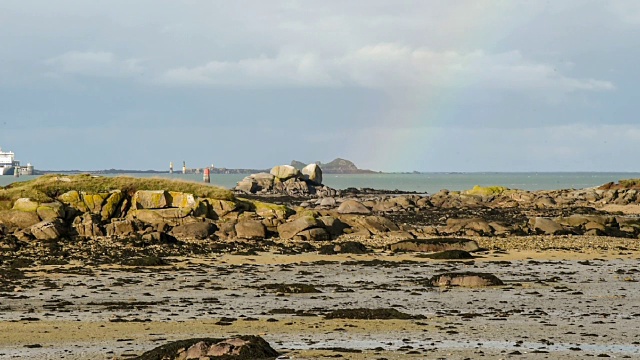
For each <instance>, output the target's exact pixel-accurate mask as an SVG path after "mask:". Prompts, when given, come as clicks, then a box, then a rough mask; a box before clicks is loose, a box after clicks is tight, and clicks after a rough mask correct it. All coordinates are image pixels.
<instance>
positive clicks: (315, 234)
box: [294, 228, 331, 241]
mask: <svg viewBox="0 0 640 360" xmlns="http://www.w3.org/2000/svg"><path fill="white" fill-rule="evenodd" d="M294 238H295V239H297V240H303V241H324V240H331V234H329V232H327V230H325V229H323V228H313V229H308V230H303V231H300V232H299V233H298V234H296V236H295V237H294Z"/></svg>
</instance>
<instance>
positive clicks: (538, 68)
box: [162, 44, 615, 92]
mask: <svg viewBox="0 0 640 360" xmlns="http://www.w3.org/2000/svg"><path fill="white" fill-rule="evenodd" d="M162 81H163V82H165V83H169V84H178V85H212V86H237V87H269V86H272V87H279V86H312V87H325V86H326V87H335V86H362V87H367V88H377V89H397V88H421V87H430V86H433V87H437V88H439V87H462V88H464V87H477V88H494V89H515V90H519V89H527V90H537V91H559V92H571V91H579V90H591V91H603V90H604V91H606V90H613V89H614V88H615V86H614V84H612V83H611V82H610V81H606V80H596V79H589V78H586V79H580V78H572V77H569V76H566V75H563V74H561V73H560V72H559V71H558V69H556V68H555V67H554V66H551V65H548V64H543V63H535V62H532V61H530V60H527V59H525V58H524V57H523V56H522V54H520V53H519V52H518V51H511V52H507V53H500V54H487V53H485V52H484V51H474V52H470V53H460V52H456V51H444V52H436V51H432V50H429V49H425V48H411V47H408V46H401V45H398V44H376V45H371V46H365V47H362V48H360V49H357V50H356V51H353V52H350V53H347V54H344V55H343V56H341V57H327V56H321V55H316V54H310V53H306V54H295V53H294V54H290V53H285V54H279V55H278V56H277V57H271V58H269V57H266V56H260V57H257V58H250V59H241V60H238V61H212V62H209V63H207V64H205V65H202V66H196V67H193V68H186V67H182V68H176V69H171V70H168V71H167V72H165V73H164V74H163V75H162Z"/></svg>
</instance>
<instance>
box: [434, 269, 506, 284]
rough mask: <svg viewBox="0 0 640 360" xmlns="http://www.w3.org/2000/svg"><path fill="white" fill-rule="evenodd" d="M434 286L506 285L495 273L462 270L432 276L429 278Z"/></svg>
mask: <svg viewBox="0 0 640 360" xmlns="http://www.w3.org/2000/svg"><path fill="white" fill-rule="evenodd" d="M429 283H430V284H431V285H432V286H464V287H479V286H500V285H504V283H503V282H502V280H500V279H498V278H497V277H496V276H495V275H493V274H487V273H476V272H462V273H445V274H440V275H436V276H434V277H432V278H431V279H430V280H429Z"/></svg>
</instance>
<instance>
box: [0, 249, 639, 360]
mask: <svg viewBox="0 0 640 360" xmlns="http://www.w3.org/2000/svg"><path fill="white" fill-rule="evenodd" d="M605 240H606V239H605ZM486 241H487V242H489V241H496V239H487V240H486ZM498 241H502V240H498ZM512 241H514V242H515V243H517V241H515V240H513V239H512ZM545 241H551V240H548V239H547V240H545ZM559 241H561V240H559ZM598 241H600V242H602V239H600V240H598ZM616 241H628V240H616V239H611V241H610V242H609V243H610V244H611V245H612V246H611V247H610V248H608V249H603V248H602V247H593V248H585V249H584V250H581V251H575V250H567V249H565V250H548V249H547V250H542V249H535V248H532V249H530V248H528V247H524V249H521V250H515V249H509V250H506V251H505V250H488V251H485V252H481V253H478V254H476V255H477V258H475V259H473V260H465V261H438V260H430V259H424V258H420V257H416V256H414V255H412V254H393V253H390V252H387V251H383V250H378V251H376V252H375V253H373V254H368V255H318V254H315V253H307V254H299V255H278V254H274V253H260V254H258V255H256V256H238V255H217V256H213V257H205V256H201V257H194V258H172V259H171V258H170V259H169V260H170V263H171V265H170V266H161V267H144V268H143V267H123V266H109V265H103V266H91V267H90V266H82V265H81V264H76V265H64V266H42V267H38V268H27V269H22V270H23V272H24V278H22V279H14V280H12V286H13V287H14V289H13V291H12V292H2V293H0V320H1V322H0V358H7V359H11V358H25V359H27V358H28V359H63V358H64V359H126V358H130V357H132V356H134V355H139V354H141V353H142V352H144V351H146V350H149V349H152V348H154V347H156V346H159V345H162V344H164V343H166V342H168V341H172V340H178V339H185V338H193V337H201V336H214V337H224V336H228V335H233V334H258V335H261V336H263V337H264V338H265V339H266V340H267V341H268V342H269V343H271V345H272V346H273V347H274V348H276V349H277V350H278V351H280V352H281V353H284V354H287V355H288V356H289V357H290V358H292V359H323V358H333V357H338V356H340V357H341V358H344V359H423V358H443V359H465V358H478V357H480V356H483V357H484V358H492V359H493V358H496V359H497V358H518V357H523V356H521V355H525V356H526V358H533V359H545V358H548V359H557V358H569V359H572V358H573V359H583V358H585V357H588V356H594V357H596V356H600V357H605V356H610V357H615V358H637V357H640V323H639V322H638V320H640V307H639V305H640V285H639V283H638V280H640V266H639V262H638V260H640V252H638V251H637V249H629V248H628V245H629V244H627V243H624V244H623V243H619V244H618V243H616ZM483 246H484V247H485V248H486V247H487V246H486V244H484V245H483ZM516 247H517V246H515V245H514V248H516ZM451 271H454V272H455V271H477V272H486V273H492V274H494V275H496V276H498V277H499V278H500V279H502V280H503V281H504V282H505V285H504V286H498V287H485V288H460V287H452V288H437V287H430V286H427V284H426V282H427V280H428V279H429V278H430V277H432V276H434V275H436V274H439V273H442V272H451ZM292 284H294V285H295V284H305V285H311V286H313V287H315V289H316V290H317V291H318V292H309V293H288V292H287V291H288V290H291V289H294V291H295V289H297V288H296V287H295V286H287V285H292ZM301 289H302V288H301ZM301 291H302V290H301ZM354 308H370V309H373V308H388V309H396V310H398V311H400V312H403V313H407V314H410V315H414V316H416V318H415V319H411V320H345V319H326V318H325V315H327V314H328V313H329V312H331V311H333V310H336V309H354ZM421 317H425V318H421Z"/></svg>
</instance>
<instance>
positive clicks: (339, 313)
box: [325, 308, 425, 320]
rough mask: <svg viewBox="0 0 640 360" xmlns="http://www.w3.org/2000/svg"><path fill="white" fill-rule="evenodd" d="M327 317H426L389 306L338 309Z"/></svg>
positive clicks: (355, 318) (376, 318)
mask: <svg viewBox="0 0 640 360" xmlns="http://www.w3.org/2000/svg"><path fill="white" fill-rule="evenodd" d="M325 318H326V319H353V320H358V319H359V320H389V319H399V320H412V319H425V317H424V316H423V315H411V314H407V313H403V312H400V311H398V310H396V309H389V308H379V309H366V308H359V309H338V310H334V311H332V312H330V313H328V314H327V315H325Z"/></svg>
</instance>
